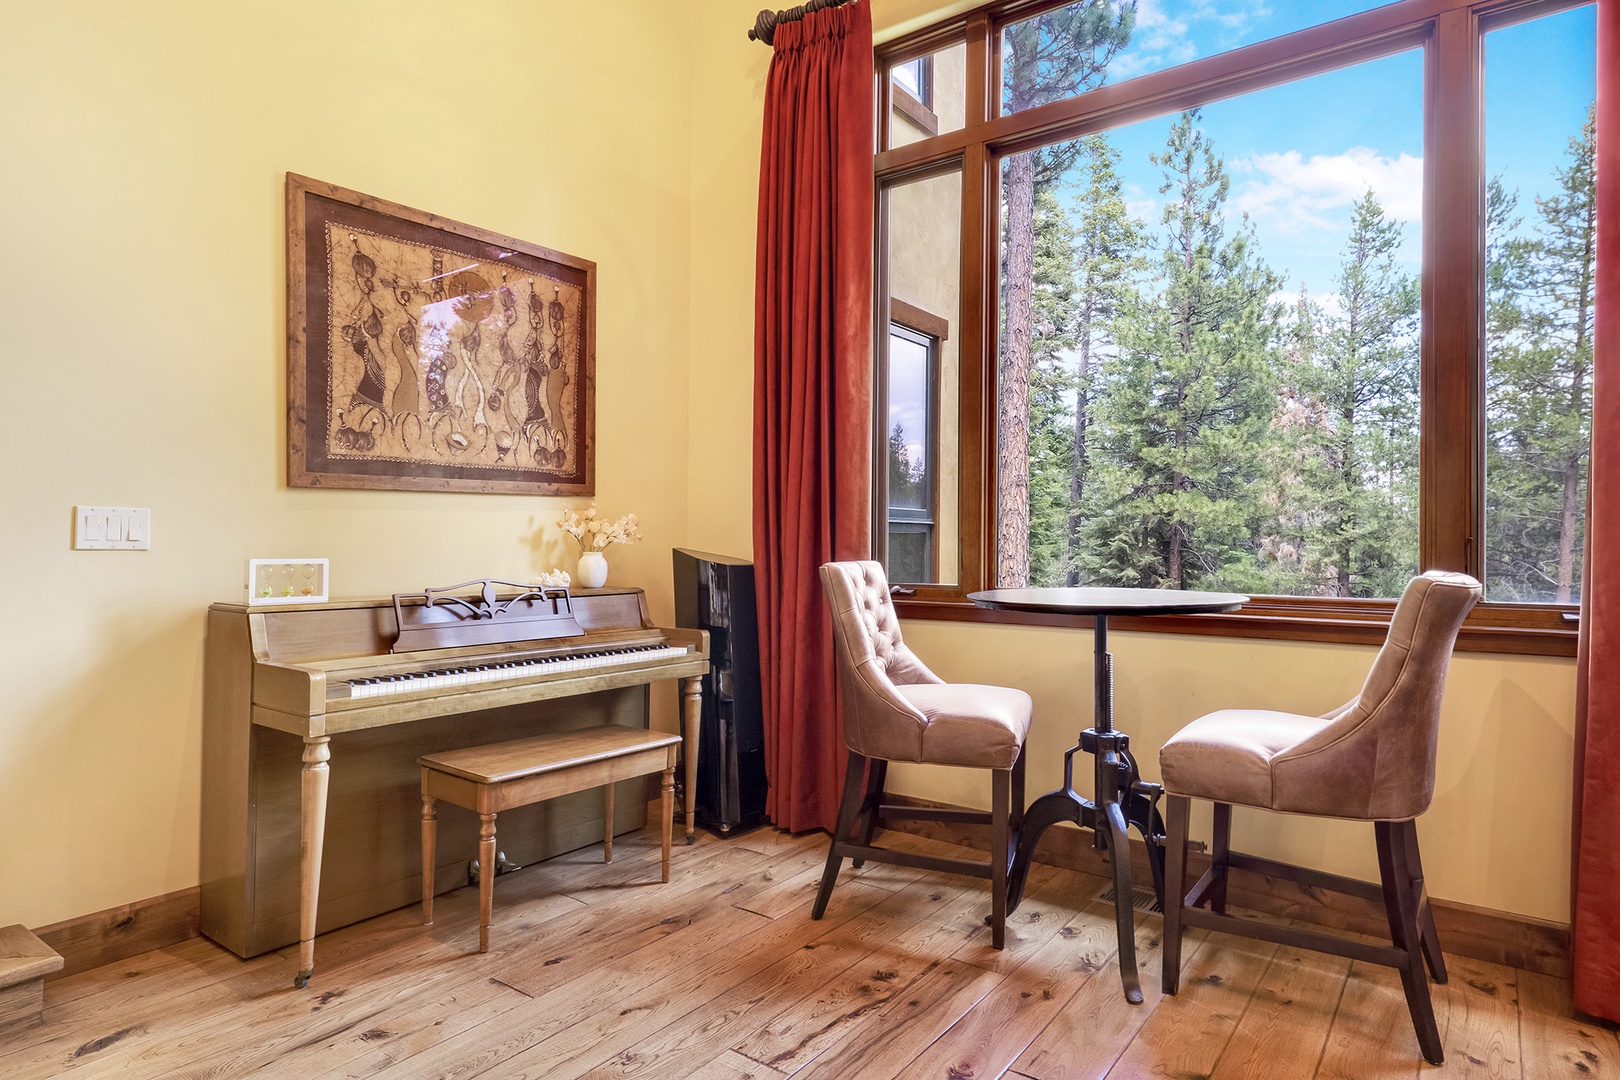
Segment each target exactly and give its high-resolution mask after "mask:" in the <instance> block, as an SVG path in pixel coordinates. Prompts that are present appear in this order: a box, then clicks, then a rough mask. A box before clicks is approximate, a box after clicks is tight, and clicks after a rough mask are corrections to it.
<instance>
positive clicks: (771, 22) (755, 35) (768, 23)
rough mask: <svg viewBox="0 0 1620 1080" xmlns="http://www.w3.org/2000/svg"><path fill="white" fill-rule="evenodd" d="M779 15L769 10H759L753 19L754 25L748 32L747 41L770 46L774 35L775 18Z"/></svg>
mask: <svg viewBox="0 0 1620 1080" xmlns="http://www.w3.org/2000/svg"><path fill="white" fill-rule="evenodd" d="M779 14H780V12H776V11H772V10H771V9H769V8H765V9H763V10H761V11H760V13H759V14H758V15H756V16H755V17H754V25H753V26H752V27H751V28H750V29H749V31H748V40H749V41H763V42H764V43H765V44H767V45H769V44H771V39H772V38H773V37H774V36H775V35H776V17H777V15H779Z"/></svg>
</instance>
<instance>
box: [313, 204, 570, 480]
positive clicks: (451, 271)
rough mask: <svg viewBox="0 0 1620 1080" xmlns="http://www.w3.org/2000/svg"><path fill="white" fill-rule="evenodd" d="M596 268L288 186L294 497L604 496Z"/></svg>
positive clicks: (467, 228) (427, 218) (483, 233)
mask: <svg viewBox="0 0 1620 1080" xmlns="http://www.w3.org/2000/svg"><path fill="white" fill-rule="evenodd" d="M595 436H596V264H595V263H593V262H590V261H589V260H586V259H580V258H577V257H575V256H573V255H565V254H563V253H562V252H558V251H553V250H551V249H549V248H544V247H540V246H539V245H537V244H530V243H526V242H524V241H522V240H516V239H513V238H512V237H509V236H502V235H501V234H499V233H495V232H490V231H489V230H487V229H480V228H478V227H476V226H473V225H465V224H462V223H461V222H457V221H451V220H449V219H447V218H441V217H439V216H437V215H435V214H430V213H427V212H425V211H422V210H414V209H412V208H410V207H408V206H400V205H398V204H396V203H391V202H387V201H385V200H383V199H378V198H374V197H373V196H370V195H362V194H361V193H359V192H356V191H350V190H348V189H346V188H341V187H338V186H336V185H334V184H327V183H323V182H321V181H319V180H312V179H310V178H308V177H305V176H299V175H297V174H295V173H288V174H287V483H288V485H289V486H291V487H332V488H371V489H389V490H403V491H470V492H485V493H498V494H522V495H569V496H572V495H593V494H595V484H596V461H595V458H596V452H595Z"/></svg>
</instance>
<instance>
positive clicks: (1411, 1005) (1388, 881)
mask: <svg viewBox="0 0 1620 1080" xmlns="http://www.w3.org/2000/svg"><path fill="white" fill-rule="evenodd" d="M1403 826H1404V827H1405V828H1413V827H1414V826H1413V823H1412V822H1410V821H1402V822H1389V821H1377V822H1374V823H1373V830H1374V832H1375V834H1376V836H1377V839H1378V874H1379V877H1380V879H1381V880H1382V881H1383V885H1384V910H1385V911H1386V912H1388V914H1389V936H1390V940H1391V941H1392V942H1393V943H1394V945H1395V948H1397V949H1399V950H1400V951H1401V952H1403V953H1405V954H1406V962H1405V963H1404V964H1402V965H1401V987H1402V989H1403V990H1405V991H1406V1007H1407V1010H1408V1011H1409V1012H1410V1013H1411V1014H1412V1027H1413V1029H1414V1030H1415V1031H1416V1032H1417V1040H1418V1049H1419V1050H1420V1051H1422V1053H1423V1059H1424V1060H1425V1061H1427V1062H1429V1063H1430V1064H1433V1065H1439V1064H1442V1063H1443V1062H1444V1061H1445V1053H1444V1051H1442V1049H1441V1047H1440V1031H1439V1029H1438V1028H1437V1027H1436V1026H1435V1022H1434V1003H1433V1002H1432V1001H1430V1000H1429V979H1428V976H1427V975H1426V974H1425V972H1424V970H1423V963H1424V961H1423V959H1422V957H1421V956H1420V955H1419V952H1420V950H1421V949H1422V935H1423V932H1422V931H1421V930H1420V929H1419V928H1418V913H1417V904H1416V899H1415V897H1414V896H1413V895H1412V874H1411V870H1410V867H1409V866H1408V865H1407V840H1406V838H1405V837H1404V836H1403V835H1401V829H1402V827H1403Z"/></svg>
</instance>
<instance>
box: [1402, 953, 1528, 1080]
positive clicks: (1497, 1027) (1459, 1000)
mask: <svg viewBox="0 0 1620 1080" xmlns="http://www.w3.org/2000/svg"><path fill="white" fill-rule="evenodd" d="M1446 967H1447V970H1448V972H1449V974H1450V976H1451V979H1450V981H1449V982H1447V983H1446V984H1445V985H1443V986H1431V987H1430V993H1431V994H1432V996H1433V999H1434V1015H1435V1022H1436V1023H1437V1024H1438V1025H1439V1027H1440V1047H1441V1049H1442V1050H1443V1051H1444V1052H1445V1055H1446V1064H1445V1070H1446V1080H1456V1078H1457V1077H1467V1078H1473V1077H1489V1078H1491V1080H1498V1078H1500V1077H1517V1076H1521V1075H1523V1074H1522V1072H1521V1068H1520V1065H1519V1062H1520V1052H1519V986H1518V974H1519V973H1518V971H1517V970H1516V969H1514V968H1508V967H1502V966H1501V965H1499V964H1491V963H1487V962H1486V961H1484V960H1475V959H1472V958H1471V957H1467V956H1456V957H1451V956H1448V957H1446ZM1405 1038H1409V1039H1411V1042H1410V1043H1408V1044H1407V1045H1408V1046H1410V1047H1411V1048H1412V1050H1413V1052H1414V1053H1415V1052H1416V1049H1417V1036H1416V1035H1410V1034H1408V1035H1406V1036H1405ZM1530 1080H1541V1078H1540V1077H1531V1078H1530Z"/></svg>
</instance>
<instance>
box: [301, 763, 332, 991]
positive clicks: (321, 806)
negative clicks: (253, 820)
mask: <svg viewBox="0 0 1620 1080" xmlns="http://www.w3.org/2000/svg"><path fill="white" fill-rule="evenodd" d="M330 742H331V740H330V739H329V738H328V737H327V736H325V735H312V736H309V737H307V738H305V739H304V773H303V780H302V793H301V809H302V812H303V820H302V821H301V822H300V833H299V835H300V839H301V844H300V848H299V860H298V975H297V976H296V977H295V978H294V979H293V986H295V987H296V988H298V989H300V990H302V989H303V988H304V987H306V986H308V985H309V977H310V976H311V975H313V974H314V973H315V899H316V897H317V896H319V895H320V891H321V847H322V845H324V844H325V843H326V787H327V778H328V776H327V766H326V763H327V762H328V761H329V760H330V759H331V757H332V751H331V747H330V745H329V744H330Z"/></svg>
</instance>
